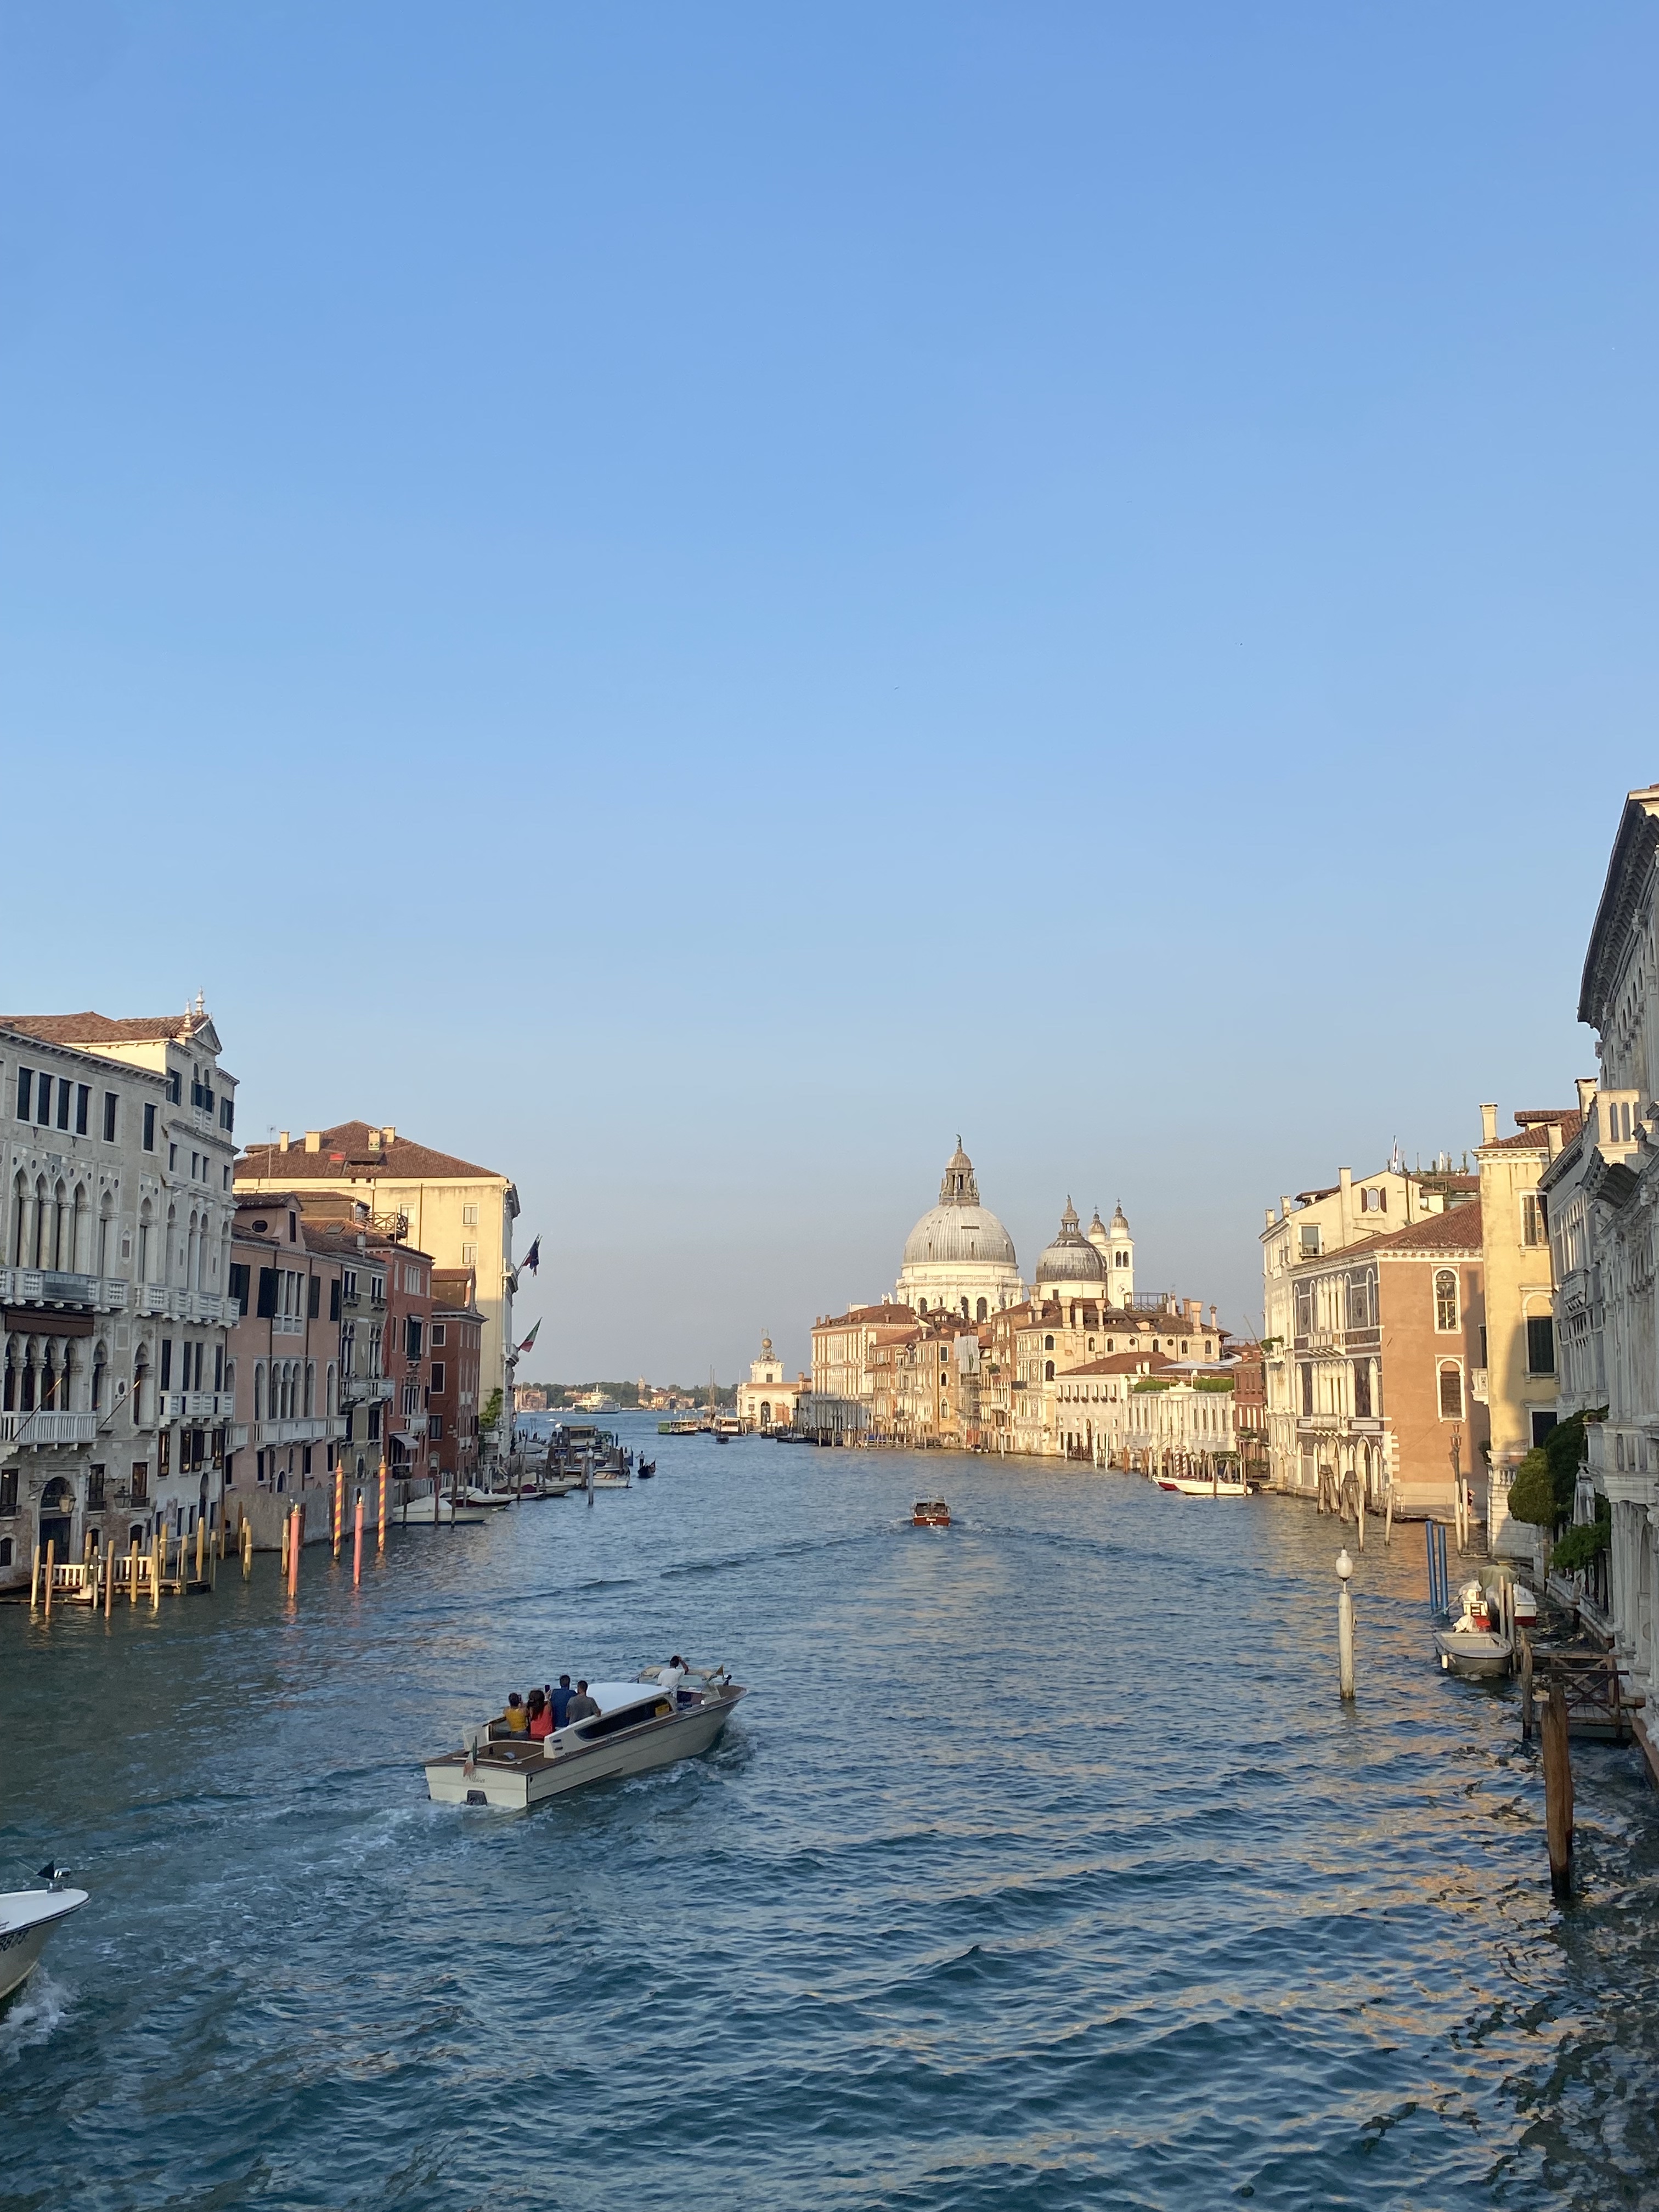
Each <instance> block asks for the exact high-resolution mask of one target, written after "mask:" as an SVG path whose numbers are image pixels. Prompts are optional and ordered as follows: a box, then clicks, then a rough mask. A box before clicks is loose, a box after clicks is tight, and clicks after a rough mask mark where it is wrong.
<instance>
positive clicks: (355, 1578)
mask: <svg viewBox="0 0 1659 2212" xmlns="http://www.w3.org/2000/svg"><path fill="white" fill-rule="evenodd" d="M362 1579H363V1493H362V1491H361V1490H360V1491H359V1492H357V1512H356V1527H355V1528H354V1529H353V1532H352V1538H351V1587H352V1588H353V1589H356V1588H357V1587H358V1585H359V1584H360V1583H362Z"/></svg>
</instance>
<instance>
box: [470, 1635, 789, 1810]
mask: <svg viewBox="0 0 1659 2212" xmlns="http://www.w3.org/2000/svg"><path fill="white" fill-rule="evenodd" d="M670 1672H671V1670H670V1669H668V1668H655V1667H647V1668H646V1669H645V1670H644V1671H643V1673H642V1674H641V1675H640V1676H639V1679H638V1680H635V1681H632V1682H590V1683H589V1684H588V1686H587V1694H588V1696H589V1697H590V1698H592V1700H593V1702H594V1704H595V1705H598V1707H599V1712H598V1714H597V1715H595V1716H592V1717H589V1718H588V1719H586V1720H580V1721H574V1722H573V1723H571V1724H570V1725H569V1726H568V1727H567V1728H562V1729H554V1731H553V1733H552V1735H549V1736H544V1737H542V1738H541V1739H540V1740H539V1741H538V1740H534V1739H531V1738H526V1737H525V1736H522V1735H508V1733H507V1717H506V1716H505V1714H501V1715H498V1716H497V1717H496V1718H495V1720H493V1721H486V1722H485V1723H483V1724H482V1725H481V1726H480V1727H478V1728H476V1729H471V1730H469V1731H468V1735H467V1739H466V1741H465V1745H464V1746H463V1747H462V1749H460V1750H459V1751H452V1752H447V1753H444V1754H443V1755H442V1756H441V1757H440V1758H437V1759H428V1760H427V1762H426V1786H427V1794H428V1796H429V1797H431V1798H432V1800H433V1801H434V1802H435V1803H436V1804H440V1805H495V1806H498V1807H501V1808H506V1809H507V1810H509V1811H512V1812H519V1813H522V1812H527V1811H528V1810H529V1808H531V1807H532V1805H539V1804H541V1803H542V1802H544V1800H545V1799H547V1798H549V1797H559V1796H563V1795H564V1793H565V1792H566V1791H567V1790H580V1789H582V1788H583V1787H585V1786H586V1784H588V1783H590V1782H605V1781H609V1780H611V1779H612V1778H616V1777H617V1776H621V1775H628V1774H646V1773H648V1772H650V1771H651V1770H652V1769H653V1767H658V1766H671V1765H674V1764H675V1762H676V1761H677V1760H679V1759H695V1758H696V1757H697V1755H698V1754H699V1753H702V1752H705V1751H708V1749H710V1748H711V1747H712V1746H713V1745H714V1744H715V1743H716V1742H718V1741H719V1740H720V1736H721V1735H722V1734H723V1733H724V1731H725V1728H726V1723H727V1722H728V1721H729V1720H730V1719H731V1717H732V1714H733V1713H734V1712H735V1711H737V1707H738V1700H739V1699H741V1698H743V1697H744V1696H745V1695H746V1694H747V1692H745V1691H744V1687H743V1686H742V1685H741V1684H740V1683H738V1682H734V1681H733V1680H732V1678H731V1676H730V1675H729V1674H727V1673H726V1669H725V1668H723V1667H716V1668H691V1669H690V1671H689V1672H683V1673H679V1675H678V1680H673V1681H671V1683H670V1684H669V1685H668V1686H665V1684H664V1682H663V1680H662V1676H663V1675H664V1674H670Z"/></svg>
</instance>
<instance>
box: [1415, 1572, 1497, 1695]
mask: <svg viewBox="0 0 1659 2212" xmlns="http://www.w3.org/2000/svg"><path fill="white" fill-rule="evenodd" d="M1458 1596H1459V1598H1460V1599H1461V1601H1462V1611H1461V1612H1460V1613H1459V1614H1458V1616H1457V1618H1456V1619H1455V1620H1452V1621H1450V1622H1449V1626H1446V1627H1444V1628H1437V1629H1436V1631H1435V1632H1434V1648H1435V1650H1436V1652H1437V1654H1438V1655H1439V1659H1440V1664H1441V1667H1442V1668H1443V1671H1444V1672H1445V1673H1446V1674H1462V1675H1464V1676H1465V1677H1467V1678H1468V1680H1471V1681H1484V1680H1491V1679H1492V1676H1494V1675H1498V1674H1508V1673H1509V1671H1510V1665H1511V1663H1512V1662H1513V1660H1514V1657H1515V1646H1514V1644H1512V1643H1511V1642H1510V1639H1509V1638H1508V1637H1507V1636H1505V1635H1504V1634H1503V1633H1502V1632H1501V1631H1500V1630H1499V1629H1498V1626H1497V1625H1496V1623H1495V1621H1494V1619H1493V1616H1492V1607H1491V1606H1490V1605H1489V1603H1488V1602H1487V1599H1486V1591H1485V1590H1484V1589H1482V1587H1481V1585H1480V1583H1479V1582H1478V1581H1474V1582H1468V1583H1464V1585H1463V1587H1462V1589H1461V1590H1460V1591H1459V1592H1458ZM1442 1617H1443V1618H1444V1616H1442Z"/></svg>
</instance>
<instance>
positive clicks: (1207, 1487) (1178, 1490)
mask: <svg viewBox="0 0 1659 2212" xmlns="http://www.w3.org/2000/svg"><path fill="white" fill-rule="evenodd" d="M1152 1481H1153V1483H1154V1485H1155V1486H1157V1488H1158V1489H1159V1490H1168V1491H1171V1492H1174V1493H1175V1494H1176V1496H1177V1497H1180V1498H1248V1497H1249V1494H1250V1493H1249V1485H1248V1484H1247V1483H1246V1482H1245V1480H1244V1478H1243V1475H1242V1474H1238V1473H1237V1471H1236V1470H1233V1469H1229V1470H1226V1471H1224V1472H1218V1473H1217V1474H1155V1475H1154V1476H1153V1477H1152Z"/></svg>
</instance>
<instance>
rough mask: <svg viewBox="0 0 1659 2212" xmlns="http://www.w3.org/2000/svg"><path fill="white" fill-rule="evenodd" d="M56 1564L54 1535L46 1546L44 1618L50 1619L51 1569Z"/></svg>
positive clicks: (56, 1550) (56, 1541)
mask: <svg viewBox="0 0 1659 2212" xmlns="http://www.w3.org/2000/svg"><path fill="white" fill-rule="evenodd" d="M57 1564H58V1540H57V1538H56V1537H55V1536H54V1537H53V1538H52V1540H51V1541H50V1542H49V1543H48V1544H47V1546H46V1619H47V1620H51V1619H52V1569H53V1567H54V1566H56V1565H57Z"/></svg>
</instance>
